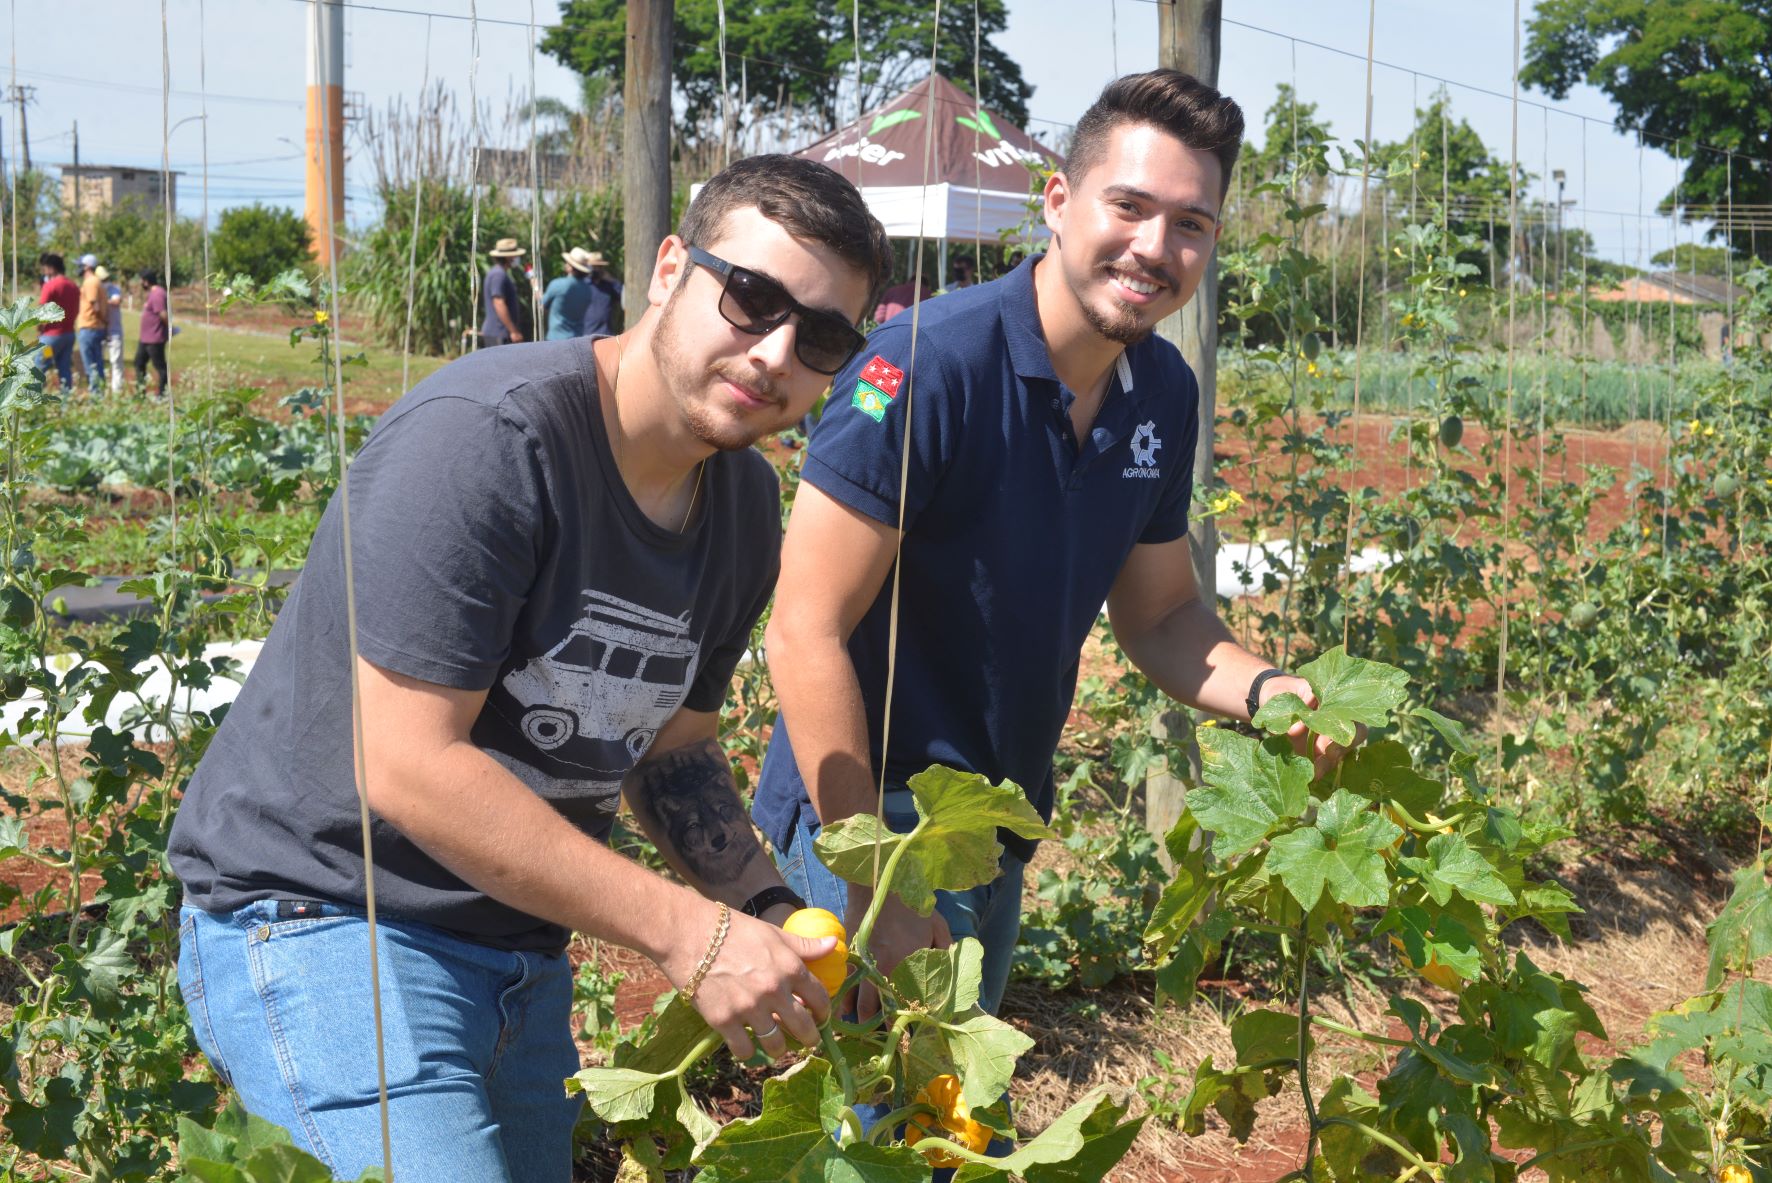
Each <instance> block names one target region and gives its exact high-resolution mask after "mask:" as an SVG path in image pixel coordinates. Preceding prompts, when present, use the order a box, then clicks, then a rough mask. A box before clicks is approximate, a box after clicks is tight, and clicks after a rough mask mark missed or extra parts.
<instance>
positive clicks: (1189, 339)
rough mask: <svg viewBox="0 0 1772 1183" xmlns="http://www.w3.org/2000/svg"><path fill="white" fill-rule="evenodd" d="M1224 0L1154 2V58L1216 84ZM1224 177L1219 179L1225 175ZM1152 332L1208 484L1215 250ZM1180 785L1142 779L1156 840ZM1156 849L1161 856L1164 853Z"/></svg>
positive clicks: (1206, 531)
mask: <svg viewBox="0 0 1772 1183" xmlns="http://www.w3.org/2000/svg"><path fill="white" fill-rule="evenodd" d="M1223 13H1224V0H1157V64H1158V65H1160V66H1163V67H1165V68H1167V69H1171V70H1182V71H1185V72H1186V73H1189V74H1192V75H1193V76H1194V77H1195V78H1198V79H1199V80H1200V81H1201V82H1204V83H1206V84H1207V85H1209V86H1217V85H1218V58H1219V50H1220V47H1221V45H1222V43H1223V37H1222V27H1221V18H1222V17H1223ZM1229 179H1230V178H1228V177H1227V178H1225V180H1226V181H1228V180H1229ZM1157 332H1158V333H1160V334H1161V335H1162V336H1164V337H1165V338H1167V339H1168V340H1170V341H1173V342H1175V344H1176V346H1177V347H1179V348H1180V350H1181V355H1182V357H1183V358H1185V359H1186V360H1187V364H1188V366H1189V367H1190V368H1191V369H1192V370H1193V371H1194V377H1195V378H1196V379H1198V381H1199V385H1200V400H1199V415H1200V435H1199V439H1198V440H1197V441H1196V442H1195V444H1194V482H1195V484H1196V485H1197V486H1198V487H1199V488H1201V489H1211V488H1212V441H1213V435H1214V431H1213V423H1214V421H1215V419H1216V417H1217V414H1218V253H1217V251H1216V250H1214V251H1213V255H1212V258H1211V260H1209V261H1208V262H1207V264H1206V274H1205V276H1204V277H1203V278H1202V279H1201V280H1200V287H1199V290H1198V291H1196V292H1195V293H1194V298H1193V299H1192V300H1190V301H1188V303H1187V305H1186V307H1184V308H1182V309H1181V311H1179V312H1177V313H1175V314H1173V315H1172V316H1169V317H1166V318H1164V320H1163V321H1162V322H1161V323H1159V324H1158V325H1157ZM1201 508H1202V507H1200V506H1198V505H1196V506H1195V507H1194V515H1195V516H1194V521H1193V523H1192V524H1191V525H1190V526H1189V527H1188V542H1189V543H1190V545H1191V549H1192V550H1193V556H1194V572H1195V574H1196V576H1197V577H1198V580H1199V586H1200V592H1201V594H1202V595H1204V596H1206V597H1208V600H1207V602H1208V603H1213V602H1215V600H1214V599H1213V597H1216V595H1217V592H1218V529H1217V527H1216V526H1214V525H1213V522H1212V519H1211V518H1205V517H1201V516H1200V509H1201ZM1184 728H1185V720H1184V719H1183V717H1182V716H1181V714H1180V712H1179V710H1178V711H1174V712H1171V713H1170V714H1168V715H1166V716H1165V717H1164V722H1163V724H1162V729H1163V730H1164V731H1165V732H1167V733H1168V735H1169V736H1173V735H1175V734H1177V733H1178V732H1180V731H1182V730H1184ZM1189 763H1190V764H1191V765H1192V768H1191V772H1192V774H1193V777H1194V778H1195V779H1196V781H1197V779H1198V776H1199V771H1200V770H1199V753H1198V751H1197V750H1190V752H1189ZM1185 793H1186V783H1185V782H1184V781H1183V780H1182V779H1181V778H1179V777H1177V776H1174V775H1172V774H1168V773H1165V774H1163V775H1161V776H1150V777H1147V778H1146V780H1145V801H1144V815H1145V825H1146V826H1147V827H1148V828H1149V829H1150V831H1151V833H1153V834H1155V835H1157V836H1158V838H1159V839H1161V838H1162V837H1163V836H1164V835H1166V834H1168V833H1169V831H1170V829H1171V828H1173V827H1174V825H1175V823H1176V821H1177V820H1178V819H1180V817H1181V810H1182V804H1183V800H1184V797H1185ZM1158 845H1159V850H1160V851H1161V853H1162V855H1163V858H1164V861H1165V862H1167V861H1168V855H1167V852H1166V851H1162V845H1161V842H1160V841H1159V844H1158Z"/></svg>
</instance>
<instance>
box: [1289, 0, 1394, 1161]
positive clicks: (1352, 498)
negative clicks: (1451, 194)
mask: <svg viewBox="0 0 1772 1183" xmlns="http://www.w3.org/2000/svg"><path fill="white" fill-rule="evenodd" d="M1377 29H1378V0H1368V2H1367V6H1366V138H1365V150H1364V151H1363V152H1361V153H1360V251H1359V254H1358V255H1356V256H1355V257H1356V258H1358V259H1362V260H1363V259H1365V257H1366V214H1367V211H1369V210H1370V209H1371V208H1372V192H1371V183H1372V57H1373V48H1374V44H1375V41H1376V37H1377ZM1293 101H1295V102H1296V101H1297V96H1296V95H1294V96H1293ZM1365 353H1366V268H1365V267H1363V266H1362V267H1361V268H1360V286H1359V294H1358V295H1357V296H1356V297H1355V299H1354V414H1353V419H1352V423H1353V433H1352V435H1353V438H1352V441H1351V443H1350V444H1349V447H1348V480H1347V541H1346V544H1345V546H1344V547H1343V554H1342V567H1341V571H1342V589H1343V590H1342V611H1341V647H1342V648H1343V649H1346V648H1347V647H1348V638H1349V636H1350V635H1351V629H1352V624H1353V613H1352V612H1351V611H1349V610H1348V605H1347V590H1346V589H1347V588H1348V587H1349V586H1350V585H1351V584H1352V582H1353V571H1354V508H1355V502H1356V501H1357V500H1358V498H1357V495H1356V493H1355V487H1354V486H1355V481H1356V480H1357V479H1358V475H1359V473H1358V470H1359V464H1358V461H1359V455H1360V380H1361V374H1362V369H1363V367H1362V364H1361V360H1362V358H1363V357H1364V356H1365ZM1294 559H1295V560H1296V556H1294ZM1311 1140H1312V1141H1313V1142H1314V1141H1315V1140H1316V1130H1315V1127H1314V1123H1313V1128H1312V1130H1311ZM1305 1157H1306V1160H1307V1161H1308V1160H1309V1157H1310V1155H1309V1153H1308V1152H1307V1154H1306V1156H1305Z"/></svg>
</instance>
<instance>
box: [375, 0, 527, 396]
mask: <svg viewBox="0 0 1772 1183" xmlns="http://www.w3.org/2000/svg"><path fill="white" fill-rule="evenodd" d="M420 79H421V80H420V82H419V87H418V101H419V102H421V103H422V102H424V101H425V95H426V94H428V93H429V92H430V88H431V18H430V17H429V16H426V17H425V64H424V73H423V74H422V75H420ZM529 97H530V100H531V101H532V102H533V101H534V99H535V96H534V95H530V96H529ZM420 126H421V127H422V126H423V124H422V123H421V124H420ZM421 134H422V133H421ZM416 155H417V160H416V161H415V162H414V168H413V174H414V175H413V181H412V237H411V241H410V242H409V243H408V245H407V248H406V327H405V329H404V330H402V332H401V334H400V389H401V390H403V391H404V390H411V389H412V305H413V302H414V300H415V299H416V298H417V295H418V224H419V221H420V219H421V217H422V215H423V212H424V197H425V153H424V148H423V145H422V144H421V145H420V146H419V150H418V152H417V153H416Z"/></svg>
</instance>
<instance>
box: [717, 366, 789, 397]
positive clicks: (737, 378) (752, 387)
mask: <svg viewBox="0 0 1772 1183" xmlns="http://www.w3.org/2000/svg"><path fill="white" fill-rule="evenodd" d="M709 368H710V369H711V370H712V372H713V375H714V377H716V378H718V379H720V380H721V381H722V382H730V383H732V384H733V385H734V386H740V387H743V388H744V389H745V390H748V391H750V392H751V393H752V394H753V395H755V396H756V397H757V398H760V399H762V400H764V401H765V402H774V403H779V402H781V401H782V400H781V399H780V398H778V397H776V393H775V383H774V382H773V381H771V380H770V379H769V377H768V376H767V375H764V374H759V373H757V372H756V371H755V370H751V371H749V372H747V373H743V374H739V373H735V372H733V371H731V370H729V369H727V368H726V367H724V366H721V365H718V364H716V365H714V366H711V367H709Z"/></svg>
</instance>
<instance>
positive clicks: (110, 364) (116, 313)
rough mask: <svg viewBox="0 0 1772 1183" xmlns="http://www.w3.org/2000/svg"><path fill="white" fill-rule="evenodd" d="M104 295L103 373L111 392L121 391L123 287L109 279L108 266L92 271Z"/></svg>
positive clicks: (118, 392)
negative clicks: (107, 378)
mask: <svg viewBox="0 0 1772 1183" xmlns="http://www.w3.org/2000/svg"><path fill="white" fill-rule="evenodd" d="M93 274H94V275H96V276H98V282H99V290H100V291H101V292H103V293H104V297H105V373H106V374H108V375H109V376H110V386H111V393H112V394H122V393H123V289H122V288H121V287H119V286H118V285H117V284H115V283H113V282H112V281H111V271H110V268H108V267H102V266H101V267H99V268H98V269H97V270H95V271H94V272H93Z"/></svg>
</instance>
